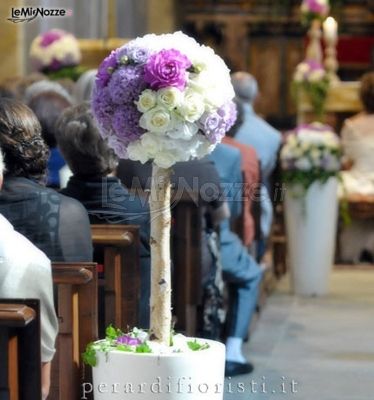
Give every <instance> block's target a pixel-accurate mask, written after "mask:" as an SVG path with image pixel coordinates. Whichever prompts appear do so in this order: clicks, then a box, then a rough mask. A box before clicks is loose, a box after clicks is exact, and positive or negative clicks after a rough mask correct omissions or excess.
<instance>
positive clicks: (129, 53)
mask: <svg viewBox="0 0 374 400" xmlns="http://www.w3.org/2000/svg"><path fill="white" fill-rule="evenodd" d="M150 54H151V52H150V50H149V49H147V48H143V47H139V46H136V45H134V44H132V43H131V42H130V43H129V44H128V45H127V46H125V47H122V48H120V49H119V50H118V52H117V62H118V64H127V63H134V64H139V65H144V64H145V63H146V62H147V60H148V58H149V56H150Z"/></svg>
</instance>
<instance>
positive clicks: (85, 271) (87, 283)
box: [48, 262, 98, 400]
mask: <svg viewBox="0 0 374 400" xmlns="http://www.w3.org/2000/svg"><path fill="white" fill-rule="evenodd" d="M52 275H53V282H54V284H55V285H56V287H57V304H58V305H57V315H58V318H59V334H58V338H57V343H56V350H57V352H56V355H55V357H54V360H53V363H52V381H51V391H50V396H49V397H48V399H49V400H66V399H69V400H70V399H71V400H78V399H80V385H81V383H82V382H81V380H83V381H85V382H87V381H89V380H90V376H89V372H87V371H88V370H85V369H84V366H83V363H82V352H83V351H84V350H85V347H86V345H87V344H88V343H89V342H92V341H94V340H96V339H98V312H97V293H98V282H97V272H96V264H95V263H84V262H75V263H74V262H72V263H68V262H64V263H57V262H54V263H52Z"/></svg>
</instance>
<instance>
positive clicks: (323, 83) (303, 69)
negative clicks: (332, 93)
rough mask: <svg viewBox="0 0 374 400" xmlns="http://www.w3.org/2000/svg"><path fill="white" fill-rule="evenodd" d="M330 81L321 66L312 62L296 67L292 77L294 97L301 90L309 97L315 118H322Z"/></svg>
mask: <svg viewBox="0 0 374 400" xmlns="http://www.w3.org/2000/svg"><path fill="white" fill-rule="evenodd" d="M329 85H330V79H329V77H328V74H327V72H326V70H325V69H324V68H323V66H322V65H321V64H320V63H319V62H317V61H314V60H306V61H303V62H301V63H300V64H298V65H297V67H296V70H295V73H294V75H293V82H292V88H293V92H294V95H295V97H296V98H297V97H298V94H299V90H300V89H301V90H302V91H304V92H305V93H306V95H307V96H308V97H309V99H310V102H311V104H312V107H313V110H314V112H315V114H316V117H317V118H322V116H323V112H324V106H325V102H326V97H327V92H328V89H329Z"/></svg>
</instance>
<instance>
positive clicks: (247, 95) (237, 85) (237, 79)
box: [231, 71, 258, 104]
mask: <svg viewBox="0 0 374 400" xmlns="http://www.w3.org/2000/svg"><path fill="white" fill-rule="evenodd" d="M231 83H232V86H233V87H234V91H235V96H236V98H237V99H238V100H239V101H242V102H249V103H251V104H253V102H254V101H255V99H256V96H257V94H258V85H257V81H256V79H255V78H254V77H253V76H252V75H251V74H249V73H248V72H244V71H239V72H235V73H233V74H231Z"/></svg>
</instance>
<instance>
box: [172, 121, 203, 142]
mask: <svg viewBox="0 0 374 400" xmlns="http://www.w3.org/2000/svg"><path fill="white" fill-rule="evenodd" d="M198 130H199V128H198V126H197V125H196V124H193V123H191V122H180V123H178V124H175V127H174V129H172V130H171V131H168V132H167V136H169V137H170V138H172V139H183V140H189V139H191V138H192V137H193V136H194V135H196V133H197V131H198Z"/></svg>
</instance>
